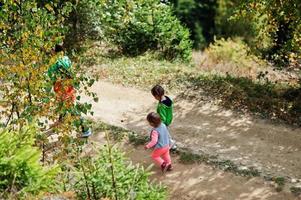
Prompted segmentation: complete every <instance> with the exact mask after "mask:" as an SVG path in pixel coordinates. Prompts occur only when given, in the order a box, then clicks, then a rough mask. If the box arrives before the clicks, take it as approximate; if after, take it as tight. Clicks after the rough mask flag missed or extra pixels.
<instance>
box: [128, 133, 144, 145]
mask: <svg viewBox="0 0 301 200" xmlns="http://www.w3.org/2000/svg"><path fill="white" fill-rule="evenodd" d="M128 136H129V142H130V143H132V144H133V145H134V146H139V145H143V144H146V143H147V141H148V140H149V138H148V136H143V135H138V134H136V133H130V134H129V135H128Z"/></svg>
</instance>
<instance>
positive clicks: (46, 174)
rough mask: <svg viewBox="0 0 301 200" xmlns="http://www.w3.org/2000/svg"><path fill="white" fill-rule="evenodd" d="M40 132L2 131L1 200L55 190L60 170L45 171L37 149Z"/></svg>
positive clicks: (27, 129) (0, 156)
mask: <svg viewBox="0 0 301 200" xmlns="http://www.w3.org/2000/svg"><path fill="white" fill-rule="evenodd" d="M35 134H36V129H35V128H34V127H33V126H27V127H24V128H22V129H21V130H20V131H8V130H0V199H1V198H4V199H9V198H13V199H22V198H25V197H26V196H28V195H39V194H40V193H41V192H46V191H47V192H51V191H52V190H54V189H55V187H56V184H55V177H56V175H57V173H58V171H59V168H58V167H57V166H50V167H43V166H42V164H41V163H40V158H41V152H40V150H38V148H37V147H34V146H33V145H34V143H35V139H34V138H35Z"/></svg>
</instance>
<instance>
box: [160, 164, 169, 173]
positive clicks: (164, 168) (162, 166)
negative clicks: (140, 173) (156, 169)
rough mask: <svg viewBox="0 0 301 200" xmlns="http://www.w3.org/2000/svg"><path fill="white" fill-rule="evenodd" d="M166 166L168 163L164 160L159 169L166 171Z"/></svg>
mask: <svg viewBox="0 0 301 200" xmlns="http://www.w3.org/2000/svg"><path fill="white" fill-rule="evenodd" d="M167 168H168V165H167V164H166V163H165V162H164V163H162V165H161V171H162V172H163V173H165V172H166V171H167Z"/></svg>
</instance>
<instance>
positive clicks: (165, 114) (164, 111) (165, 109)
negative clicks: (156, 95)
mask: <svg viewBox="0 0 301 200" xmlns="http://www.w3.org/2000/svg"><path fill="white" fill-rule="evenodd" d="M157 113H158V114H159V115H160V118H161V120H162V122H163V123H164V124H165V125H166V126H169V125H170V124H171V122H172V119H173V102H171V105H170V106H167V105H165V104H164V103H162V101H161V102H159V103H158V105H157Z"/></svg>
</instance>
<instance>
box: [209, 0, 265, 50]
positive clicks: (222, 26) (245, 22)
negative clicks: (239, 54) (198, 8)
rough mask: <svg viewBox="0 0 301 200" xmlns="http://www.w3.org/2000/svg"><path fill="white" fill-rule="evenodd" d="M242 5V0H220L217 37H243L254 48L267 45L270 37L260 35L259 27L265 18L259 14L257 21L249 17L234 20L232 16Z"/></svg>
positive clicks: (216, 20) (216, 18)
mask: <svg viewBox="0 0 301 200" xmlns="http://www.w3.org/2000/svg"><path fill="white" fill-rule="evenodd" d="M240 5H241V1H239V0H218V7H217V9H216V17H215V26H216V28H215V29H216V30H215V32H216V35H217V37H224V38H229V37H230V38H234V37H241V38H243V40H244V41H245V42H246V43H247V44H248V45H250V46H251V47H254V50H256V48H265V47H267V46H268V44H267V43H269V41H268V39H267V38H263V37H258V35H259V31H260V30H259V29H258V27H259V26H260V25H262V23H263V22H262V20H264V19H265V18H264V17H263V16H257V17H258V20H257V21H252V20H251V19H250V18H247V17H245V18H238V19H236V20H234V19H233V18H232V16H233V15H234V14H235V11H236V10H237V7H238V6H240Z"/></svg>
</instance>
